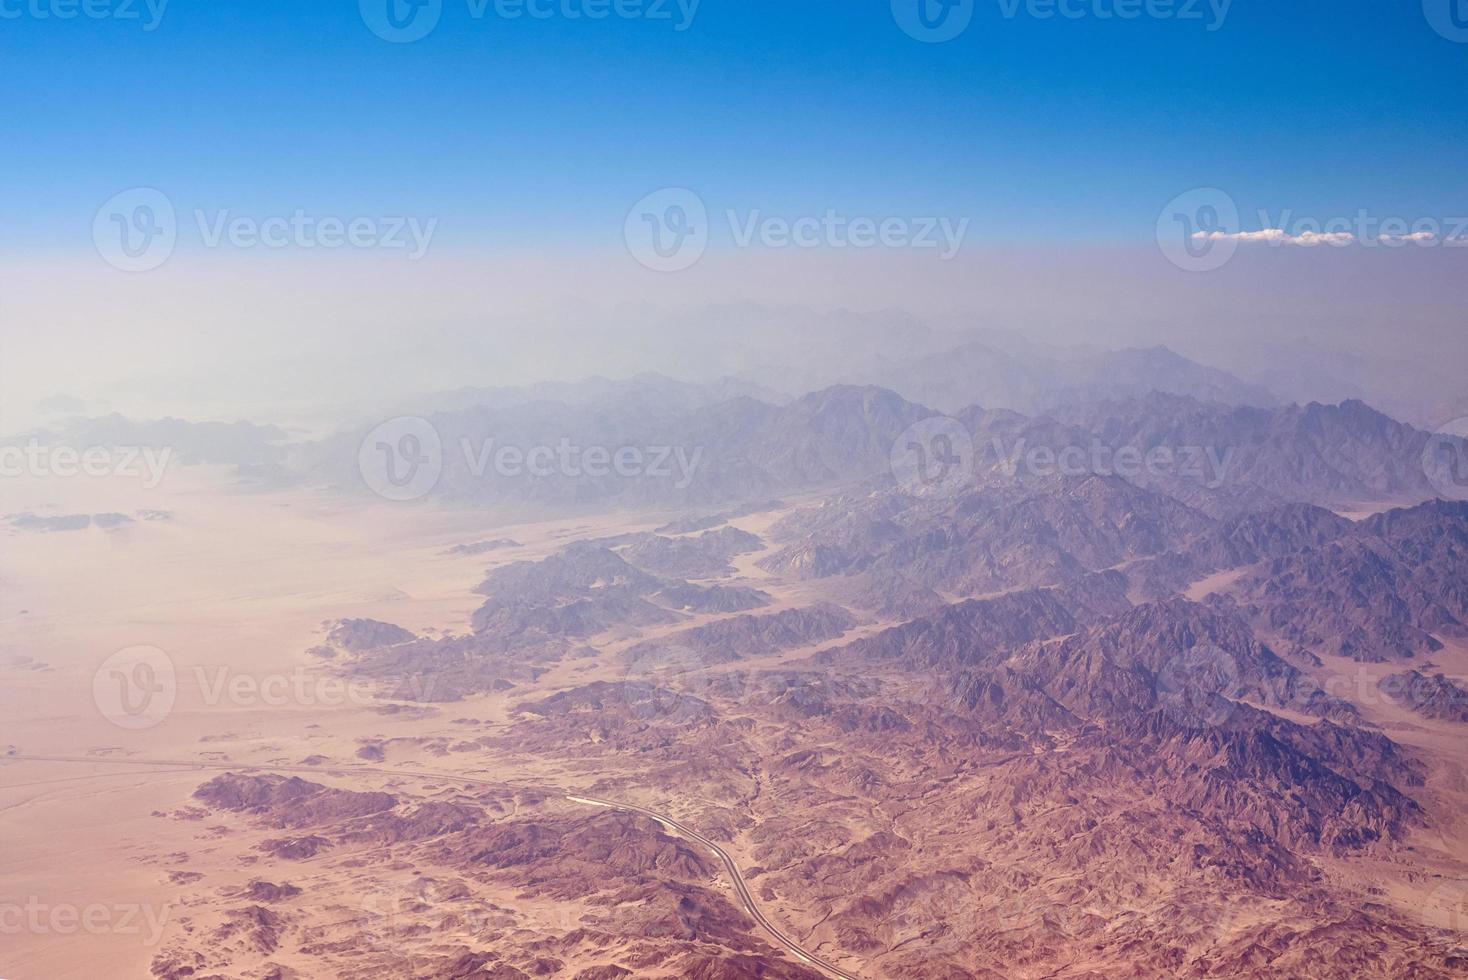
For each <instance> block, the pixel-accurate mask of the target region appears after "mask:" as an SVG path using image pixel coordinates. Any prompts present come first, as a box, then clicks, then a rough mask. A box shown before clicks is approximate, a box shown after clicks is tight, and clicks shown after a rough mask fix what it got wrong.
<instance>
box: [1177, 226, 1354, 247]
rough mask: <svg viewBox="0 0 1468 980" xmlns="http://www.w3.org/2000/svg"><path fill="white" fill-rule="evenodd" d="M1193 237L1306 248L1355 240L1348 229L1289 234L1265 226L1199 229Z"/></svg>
mask: <svg viewBox="0 0 1468 980" xmlns="http://www.w3.org/2000/svg"><path fill="white" fill-rule="evenodd" d="M1193 238H1194V239H1196V240H1198V241H1208V242H1244V243H1259V242H1263V243H1264V244H1266V245H1300V246H1304V247H1307V248H1313V247H1314V246H1316V245H1335V246H1337V247H1340V246H1344V245H1353V244H1355V242H1356V236H1355V235H1353V234H1351V233H1350V232H1348V231H1331V232H1318V231H1307V232H1302V233H1301V234H1298V235H1291V234H1290V233H1289V232H1287V231H1285V230H1284V229H1283V228H1265V229H1264V230H1262V231H1233V232H1228V231H1199V232H1194V234H1193Z"/></svg>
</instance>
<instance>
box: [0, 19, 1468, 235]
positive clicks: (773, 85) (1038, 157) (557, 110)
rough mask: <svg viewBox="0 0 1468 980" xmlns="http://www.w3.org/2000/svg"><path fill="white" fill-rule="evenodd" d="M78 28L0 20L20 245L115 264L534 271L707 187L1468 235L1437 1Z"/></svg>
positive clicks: (912, 204) (862, 208)
mask: <svg viewBox="0 0 1468 980" xmlns="http://www.w3.org/2000/svg"><path fill="white" fill-rule="evenodd" d="M64 2H67V0H0V10H4V11H10V12H12V13H13V12H16V11H19V12H20V16H15V17H7V18H6V19H0V79H3V81H4V82H5V85H6V90H7V91H8V92H9V93H11V95H10V97H9V98H8V99H7V100H6V109H5V112H4V122H3V123H0V127H3V129H4V131H5V132H6V134H7V136H6V140H5V143H6V150H5V152H4V154H0V186H3V187H4V191H3V194H0V221H3V225H4V227H5V228H6V234H7V237H8V238H9V242H8V243H7V247H8V248H9V249H20V250H28V249H46V250H56V249H59V250H63V251H66V250H70V249H71V248H73V247H74V248H77V249H89V248H90V241H89V239H88V233H89V227H90V224H89V223H90V221H91V217H92V215H93V213H94V212H95V211H96V208H97V207H98V205H99V204H100V203H101V202H102V201H103V200H105V199H106V198H107V197H108V196H110V195H111V194H113V193H116V192H117V191H119V190H122V189H125V188H129V187H135V186H154V187H158V188H161V189H163V190H165V191H166V192H167V193H168V194H169V195H170V197H172V198H173V199H174V200H175V201H176V202H177V203H178V205H179V207H180V208H181V209H192V208H205V209H214V208H225V207H228V208H231V209H232V210H234V211H236V212H239V213H255V214H271V213H288V212H289V211H290V210H291V209H293V208H298V207H304V208H307V209H310V210H313V211H316V212H325V213H337V214H352V213H371V214H421V215H434V216H438V217H440V219H441V226H440V229H439V242H440V244H441V245H443V244H452V245H457V246H462V247H465V248H471V249H472V248H479V247H485V248H491V249H496V250H505V249H507V250H512V251H516V250H525V251H541V250H554V249H558V248H563V247H566V246H579V247H591V248H596V247H601V246H607V247H612V246H615V245H618V244H619V243H620V233H621V228H622V221H623V217H624V216H625V214H626V212H627V209H628V207H629V206H630V205H631V204H632V202H634V201H636V200H637V199H638V198H640V197H641V196H642V195H644V194H646V193H648V192H649V191H651V190H655V189H657V188H660V187H665V186H679V185H681V186H687V187H690V188H693V189H694V190H696V191H697V192H698V193H699V194H700V195H701V196H703V197H704V198H705V199H706V200H707V201H708V203H709V205H710V208H711V209H714V210H719V211H722V210H723V209H725V208H736V209H740V210H748V209H751V208H760V209H761V210H762V211H764V212H766V213H771V214H776V213H779V214H787V215H806V214H820V213H821V212H823V211H824V210H825V209H827V208H837V209H841V210H843V211H846V212H849V213H856V214H867V215H885V214H907V215H929V214H931V215H955V216H966V217H969V218H971V220H972V222H973V224H972V230H971V231H970V236H971V240H974V241H978V242H985V243H996V244H1003V243H1005V242H1021V243H1030V244H1033V243H1036V242H1040V243H1051V242H1054V243H1067V242H1122V243H1128V242H1143V241H1147V240H1149V239H1150V237H1151V235H1152V233H1153V228H1154V223H1155V221H1156V218H1157V214H1158V211H1159V209H1160V208H1161V207H1162V205H1163V204H1164V203H1165V202H1166V201H1167V200H1168V199H1169V198H1171V197H1172V196H1173V195H1175V194H1177V193H1179V192H1181V191H1184V190H1187V189H1189V188H1193V187H1200V186H1209V185H1212V186H1217V187H1221V188H1224V189H1226V190H1227V191H1228V192H1229V193H1230V194H1232V195H1233V196H1234V197H1235V198H1236V199H1237V200H1238V202H1239V204H1240V205H1241V207H1242V208H1243V209H1244V210H1245V212H1246V213H1247V214H1252V212H1253V210H1254V209H1256V208H1268V209H1271V210H1279V209H1283V208H1292V209H1294V210H1295V211H1297V212H1301V213H1313V214H1319V215H1321V216H1334V215H1349V214H1354V213H1355V212H1356V211H1357V210H1358V209H1361V208H1365V209H1369V210H1371V211H1373V212H1375V213H1377V214H1397V215H1406V216H1418V215H1436V216H1446V215H1461V214H1468V168H1465V167H1464V166H1463V155H1462V154H1463V147H1464V146H1465V145H1468V111H1465V108H1464V106H1465V100H1464V99H1463V91H1464V88H1465V80H1468V44H1465V43H1454V42H1453V41H1450V40H1447V39H1445V38H1444V37H1442V36H1440V35H1439V34H1438V33H1437V32H1435V31H1434V30H1433V28H1432V27H1431V25H1430V24H1429V22H1428V19H1427V17H1425V16H1424V13H1423V9H1422V7H1421V4H1420V3H1419V0H1393V2H1386V0H1369V2H1368V0H1349V2H1324V0H1288V2H1285V0H1235V2H1234V3H1233V4H1232V5H1231V7H1230V9H1229V10H1228V14H1227V18H1226V20H1225V21H1224V22H1223V24H1222V26H1221V27H1220V28H1219V29H1217V30H1209V22H1210V21H1212V20H1213V17H1214V15H1213V13H1212V12H1211V11H1210V10H1209V8H1208V5H1207V3H1206V2H1204V3H1202V4H1200V5H1199V8H1198V9H1199V13H1200V16H1201V17H1202V19H1201V20H1195V21H1181V20H1177V19H1168V20H1162V19H1151V18H1146V17H1143V18H1141V19H1138V20H1129V21H1121V20H1116V19H1109V20H1106V19H1101V18H1099V17H1097V16H1095V11H1097V10H1109V9H1111V8H1112V6H1113V4H1114V0H1087V2H1085V3H1081V2H1079V0H1074V2H1075V3H1076V5H1077V9H1081V10H1084V11H1086V12H1087V15H1086V16H1085V17H1083V18H1081V19H1078V20H1065V19H1059V18H1056V19H1050V20H1042V19H1038V18H1036V17H1033V16H1029V15H1028V14H1027V13H1025V12H1024V11H1025V6H1024V5H1021V7H1020V11H1021V12H1020V14H1019V15H1018V16H1016V17H1013V18H1009V17H1005V16H1004V15H1003V2H1005V0H987V2H980V0H966V2H968V3H975V4H976V7H975V11H974V15H973V22H972V24H971V25H970V26H969V28H968V29H967V30H966V31H965V32H964V33H963V34H962V35H961V36H959V37H958V38H957V39H955V40H952V41H950V42H947V43H944V44H924V43H919V42H917V41H915V40H913V39H912V38H910V37H909V36H908V35H907V34H905V33H904V32H903V31H902V30H901V29H899V28H898V26H897V24H896V21H895V19H894V16H893V12H892V9H891V4H890V3H889V0H824V2H818V0H780V2H776V0H702V2H701V3H700V4H699V5H698V9H697V12H696V15H695V16H694V17H693V19H692V23H691V25H690V26H689V27H688V29H686V30H683V31H677V30H675V29H674V26H673V23H672V22H670V21H666V20H665V21H652V20H647V19H642V18H639V19H619V18H616V17H612V18H609V19H607V20H604V21H588V20H585V19H581V20H571V19H568V18H566V17H564V16H560V15H556V16H553V17H550V18H549V19H544V20H532V19H529V18H522V19H519V20H513V21H512V20H505V19H502V18H499V17H497V16H494V15H493V13H490V14H489V15H487V16H485V17H483V18H480V19H475V18H474V17H472V16H471V14H470V8H469V0H443V2H444V9H443V12H442V16H441V19H440V21H439V23H438V26H437V27H436V29H435V30H434V31H433V32H432V33H430V34H429V35H428V36H427V37H425V38H423V39H422V40H419V41H417V42H414V43H408V44H390V43H387V42H386V41H384V40H382V39H380V38H379V37H377V36H376V35H374V34H373V33H372V32H371V31H370V30H369V29H368V28H367V26H366V25H365V23H364V20H363V17H362V15H361V13H360V11H359V7H358V4H357V2H356V0H311V2H301V0H295V2H278V0H171V2H169V3H168V5H167V7H166V9H165V10H164V13H163V16H162V18H161V20H160V22H159V23H158V26H157V27H156V29H155V30H152V31H145V30H144V29H143V26H142V25H143V22H145V21H147V20H148V19H149V16H150V15H149V13H148V12H147V9H146V7H145V0H134V2H135V8H134V9H136V10H138V12H139V14H140V20H134V21H127V20H119V19H89V18H86V17H80V18H77V19H73V20H59V19H56V18H55V17H47V18H39V17H37V16H35V14H34V11H35V10H36V9H38V8H39V9H41V10H44V11H51V10H54V7H55V5H56V4H57V3H64ZM71 2H80V0H71ZM93 2H97V3H114V4H116V3H122V2H124V0H93ZM154 2H155V3H156V2H157V0H154ZM384 2H385V0H384ZM563 2H566V3H571V4H572V5H573V6H576V7H580V6H581V4H583V3H584V2H585V0H556V3H557V4H560V3H563ZM1178 2H1179V3H1182V2H1185V0H1178ZM1429 2H1433V0H1429ZM492 9H493V8H492V7H491V10H492ZM670 9H675V8H673V7H671V6H670ZM676 17H677V15H676V13H675V19H676ZM1249 223H1252V222H1250V221H1249V220H1248V219H1246V224H1249Z"/></svg>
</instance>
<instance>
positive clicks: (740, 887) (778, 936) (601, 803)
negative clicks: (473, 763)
mask: <svg viewBox="0 0 1468 980" xmlns="http://www.w3.org/2000/svg"><path fill="white" fill-rule="evenodd" d="M0 761H9V762H76V763H81V762H85V763H89V764H91V765H125V766H158V767H164V768H179V769H206V770H220V771H228V772H254V773H283V772H288V773H310V774H314V775H322V774H325V775H328V776H364V775H370V776H400V777H406V778H409V779H432V780H439V781H443V782H460V783H472V784H475V785H479V786H500V787H505V788H507V789H515V790H521V791H523V792H534V793H542V794H544V795H546V796H560V797H563V798H565V799H566V800H569V801H570V802H572V803H580V804H583V805H585V806H596V807H604V808H606V809H608V810H621V811H623V812H625V813H638V814H641V815H642V816H644V817H650V818H651V819H653V820H656V821H657V822H658V823H660V824H662V825H663V826H664V827H666V828H667V829H669V830H671V831H672V832H673V833H675V834H677V835H678V836H680V837H683V838H685V839H686V840H690V841H693V842H694V843H697V844H701V845H703V846H704V847H706V848H708V849H709V850H710V851H711V852H712V853H713V854H714V856H715V857H717V858H718V859H719V860H720V861H722V862H724V870H725V871H726V872H727V873H728V876H729V881H730V882H731V883H733V885H734V891H735V892H736V893H737V894H738V895H739V900H740V901H741V902H742V903H744V910H745V912H747V913H749V916H750V918H752V919H754V921H755V922H756V923H758V924H759V927H760V928H761V929H763V930H764V931H765V932H766V933H768V934H769V936H770V938H771V939H773V940H774V941H775V943H776V944H777V945H778V946H780V947H781V948H782V949H785V950H788V951H789V952H790V954H791V955H792V956H794V957H795V958H796V959H798V960H800V961H801V962H803V963H807V964H809V965H810V966H813V967H815V968H817V969H819V970H822V971H824V972H825V973H827V974H829V975H830V976H833V977H835V978H836V980H859V978H858V977H857V976H856V975H855V974H851V973H847V972H846V971H845V970H842V969H841V968H840V967H837V966H834V965H833V964H831V963H828V962H827V961H825V960H823V959H821V958H820V957H819V956H817V955H815V954H814V953H812V952H810V951H809V950H807V949H806V948H805V947H803V946H801V945H800V944H799V943H797V942H796V941H795V940H793V939H791V938H790V937H789V936H787V935H785V934H784V933H783V932H781V931H780V930H779V929H778V928H776V927H775V924H774V923H772V922H771V921H770V920H769V919H767V918H765V916H764V913H763V912H761V911H760V910H759V905H758V904H756V903H755V900H754V896H753V895H751V894H750V893H749V886H748V885H746V884H745V882H744V874H743V872H741V871H740V870H739V865H738V864H736V863H735V862H734V858H732V857H731V856H730V855H729V852H728V851H725V850H724V849H723V848H722V847H720V846H719V845H717V844H715V843H714V842H713V841H711V840H709V839H708V838H707V837H705V836H703V835H702V834H700V833H699V832H698V831H696V830H693V829H691V828H689V827H686V826H684V825H683V824H681V823H679V822H678V821H676V820H674V819H672V818H671V817H666V816H664V815H663V814H661V813H655V812H654V811H652V810H649V809H647V808H645V807H640V806H636V805H634V804H631V803H618V802H616V801H614V800H599V799H595V798H593V797H590V796H577V795H576V794H574V793H568V792H567V791H565V790H564V789H551V788H548V787H544V786H523V785H520V784H518V783H508V782H505V781H503V780H497V779H483V778H480V777H477V776H462V775H459V774H458V773H452V772H434V771H431V770H423V769H380V768H377V767H375V766H345V767H342V766H336V767H332V766H246V765H239V764H237V763H224V762H180V761H178V760H176V759H105V758H93V757H91V756H66V755H7V756H0Z"/></svg>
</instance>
